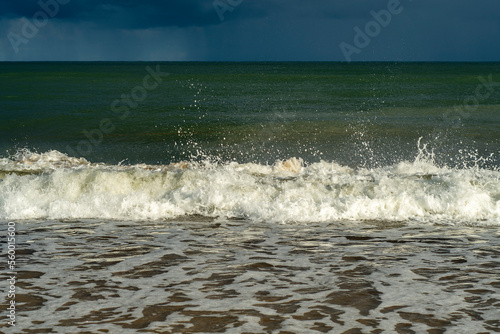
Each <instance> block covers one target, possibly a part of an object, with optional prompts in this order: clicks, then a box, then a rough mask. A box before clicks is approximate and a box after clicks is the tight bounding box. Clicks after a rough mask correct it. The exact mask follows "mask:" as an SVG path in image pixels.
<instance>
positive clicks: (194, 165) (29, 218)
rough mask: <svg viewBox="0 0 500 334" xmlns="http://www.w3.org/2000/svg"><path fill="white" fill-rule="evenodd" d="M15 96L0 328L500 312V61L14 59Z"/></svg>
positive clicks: (153, 329)
mask: <svg viewBox="0 0 500 334" xmlns="http://www.w3.org/2000/svg"><path fill="white" fill-rule="evenodd" d="M0 116H1V121H0V224H1V229H0V240H1V242H2V246H3V248H2V250H3V254H4V257H2V258H3V259H4V260H3V261H4V263H5V264H4V266H3V267H4V270H3V271H2V272H1V275H0V276H1V277H0V278H1V280H2V282H3V283H2V285H1V286H0V288H1V291H2V297H1V299H2V314H4V315H5V316H3V317H2V318H3V319H1V320H0V331H1V332H5V333H62V334H65V333H82V334H83V333H92V334H94V333H278V334H290V333H339V334H340V333H345V334H357V333H453V334H455V333H464V334H465V333H466V334H473V333H498V332H500V313H499V310H500V63H488V62H483V63H453V62H435V63H434V62H416V63H413V62H367V63H363V62H359V63H356V62H353V63H341V62H2V63H0ZM12 305H14V307H13V306H12ZM13 316H14V318H13Z"/></svg>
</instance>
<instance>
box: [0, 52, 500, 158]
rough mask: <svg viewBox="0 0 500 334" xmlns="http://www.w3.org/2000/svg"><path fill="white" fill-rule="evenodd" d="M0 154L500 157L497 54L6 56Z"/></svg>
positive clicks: (0, 80)
mask: <svg viewBox="0 0 500 334" xmlns="http://www.w3.org/2000/svg"><path fill="white" fill-rule="evenodd" d="M0 115H1V116H2V121H1V123H0V156H4V157H7V156H9V155H11V154H13V153H15V152H16V151H18V150H20V149H28V150H30V151H32V152H40V153H42V152H46V151H49V150H57V151H59V152H62V153H66V154H68V155H69V156H73V157H84V158H86V159H87V160H89V161H92V162H105V163H110V164H116V163H118V162H120V161H123V162H124V163H128V164H135V163H149V164H166V163H170V162H177V161H182V160H202V159H207V158H209V159H212V160H216V161H237V162H240V163H242V162H258V163H265V164H267V163H273V162H274V161H275V160H277V159H288V158H290V157H298V158H302V159H304V160H305V161H306V163H307V162H309V163H312V162H317V161H320V160H326V161H336V162H338V163H340V164H343V165H348V166H365V167H374V166H381V165H382V166H383V165H390V164H393V163H396V162H399V161H403V160H411V159H413V158H414V157H415V156H416V155H417V154H418V148H417V145H418V143H419V138H421V139H420V145H421V146H423V145H427V146H426V148H427V150H428V151H429V152H432V153H433V156H434V159H435V161H436V163H438V164H442V165H448V166H450V165H451V166H454V165H458V166H460V165H470V164H474V163H477V162H478V161H479V162H480V163H482V164H483V165H484V166H486V167H487V168H495V167H498V165H499V150H500V63H351V64H345V63H328V62H314V63H311V62H305V63H301V62H290V63H281V62H269V63H230V62H220V63H205V62H163V63H162V62H160V63H144V62H135V63H127V62H74V63H73V62H22V63H17V62H16V63H0Z"/></svg>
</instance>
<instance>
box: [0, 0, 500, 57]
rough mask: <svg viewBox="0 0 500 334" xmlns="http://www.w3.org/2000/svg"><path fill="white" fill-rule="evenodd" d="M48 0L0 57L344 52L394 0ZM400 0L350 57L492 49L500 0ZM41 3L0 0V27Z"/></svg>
mask: <svg viewBox="0 0 500 334" xmlns="http://www.w3.org/2000/svg"><path fill="white" fill-rule="evenodd" d="M55 1H61V2H63V3H64V2H66V1H67V2H68V3H67V4H64V5H60V6H59V7H60V8H59V9H60V10H59V11H58V12H57V15H54V17H53V18H51V24H48V25H47V26H45V27H43V28H40V32H39V33H37V34H36V36H34V37H30V38H29V41H27V40H24V41H23V42H22V43H20V42H19V44H18V45H17V47H18V48H19V52H16V53H13V48H12V47H11V44H12V43H11V42H10V41H9V40H8V39H7V38H3V39H0V60H17V59H21V60H31V59H43V60H50V59H68V60H72V59H77V60H85V59H89V60H107V59H112V60H120V59H122V60H143V59H146V60H345V55H344V54H343V52H342V51H341V49H340V48H339V45H340V44H341V43H343V42H345V43H349V44H353V43H354V39H355V30H354V28H356V27H359V28H360V29H364V28H365V25H366V24H367V23H368V22H370V21H371V20H373V14H372V13H373V12H374V11H375V12H379V11H381V10H384V9H387V6H388V4H389V3H390V2H391V1H398V0H311V1H306V0H216V1H218V3H226V4H229V7H226V9H227V8H229V9H227V10H225V11H224V13H223V16H222V17H221V15H220V12H219V13H218V12H217V10H216V9H215V8H214V0H142V1H139V0H102V1H99V0H41V2H42V3H46V4H48V3H53V2H55ZM399 2H400V5H401V7H402V8H403V9H404V10H403V11H402V12H401V13H400V14H398V15H395V16H393V17H392V19H391V23H390V24H389V25H387V26H386V27H383V29H380V32H379V33H378V34H377V36H375V37H373V38H371V40H370V43H368V45H367V46H366V47H363V48H358V49H359V51H360V52H359V53H353V54H352V60H354V61H364V60H368V61H369V60H402V61H404V60H439V61H445V60H453V61H456V60H471V61H476V60H499V59H500V44H499V43H498V41H499V40H500V1H498V0H482V1H477V2H474V1H472V0H439V1H436V0H399ZM231 4H232V5H231ZM40 10H41V6H40V4H39V0H0V29H3V30H5V33H4V36H5V37H7V36H8V34H9V33H11V32H12V33H15V34H17V35H18V36H21V37H22V36H23V35H22V28H23V24H25V23H23V22H24V21H22V20H21V17H26V18H28V19H30V18H32V17H33V15H34V14H35V13H36V12H39V11H40ZM221 18H222V19H221ZM25 42H26V43H25ZM49 45H50V46H49ZM41 55H43V56H41Z"/></svg>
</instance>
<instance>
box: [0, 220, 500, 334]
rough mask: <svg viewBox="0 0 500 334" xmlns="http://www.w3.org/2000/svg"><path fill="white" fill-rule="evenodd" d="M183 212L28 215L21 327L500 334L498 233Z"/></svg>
mask: <svg viewBox="0 0 500 334" xmlns="http://www.w3.org/2000/svg"><path fill="white" fill-rule="evenodd" d="M182 220H184V221H182ZM182 220H175V221H144V222H141V221H109V220H108V221H103V220H77V221H41V220H37V221H18V222H17V224H16V228H17V231H18V240H17V270H18V281H17V289H18V290H17V294H16V301H17V317H18V318H17V326H16V332H17V333H35V332H36V333H76V332H78V333H118V332H120V333H138V332H141V333H214V332H226V333H315V332H318V333H321V332H324V333H385V332H391V333H494V332H500V320H499V317H498V309H499V307H500V278H499V275H498V273H499V272H500V260H499V256H500V231H499V230H498V228H495V227H485V226H482V227H481V226H477V225H475V224H471V225H470V226H467V225H463V224H462V225H458V226H457V225H436V224H429V225H425V224H424V225H423V224H422V223H419V224H418V225H417V224H412V223H411V222H406V223H397V222H386V223H384V222H335V223H328V224H326V223H325V224H319V223H316V224H315V223H310V224H306V225H290V224H288V225H284V224H270V223H255V222H253V223H252V222H249V221H246V220H227V219H219V220H217V219H208V218H202V217H189V218H187V217H186V218H184V219H182ZM2 226H6V222H5V221H4V222H2ZM5 235H6V232H5V228H3V229H2V243H3V244H5V243H4V242H3V241H5V240H4V238H5ZM3 278H5V277H3ZM5 281H6V280H5V279H2V282H5ZM6 322H7V321H6V320H5V321H3V322H1V323H0V327H3V329H2V330H7V331H8V330H10V329H11V328H7V327H8V326H7V324H6Z"/></svg>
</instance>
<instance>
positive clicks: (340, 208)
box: [0, 150, 500, 225]
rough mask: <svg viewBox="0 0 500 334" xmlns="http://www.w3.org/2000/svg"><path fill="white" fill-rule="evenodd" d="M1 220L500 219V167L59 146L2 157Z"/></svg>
mask: <svg viewBox="0 0 500 334" xmlns="http://www.w3.org/2000/svg"><path fill="white" fill-rule="evenodd" d="M0 178H1V179H2V181H1V182H0V219H10V220H23V219H101V218H103V219H115V220H128V219H130V220H168V219H175V218H178V217H182V216H191V215H198V216H200V215H201V216H205V217H213V218H216V217H222V218H238V219H246V220H248V221H251V222H252V221H255V222H263V221H268V222H277V223H308V222H330V221H359V220H381V221H415V222H421V223H474V224H495V225H496V224H500V172H499V171H498V170H490V169H483V168H480V167H477V166H474V167H468V168H450V167H446V166H444V167H443V166H437V165H436V164H434V163H433V161H432V159H431V158H430V157H429V156H428V155H425V152H424V150H422V151H421V152H420V154H419V155H418V156H417V157H416V158H415V160H414V161H411V162H410V161H402V162H400V163H397V164H394V165H390V166H384V167H378V168H351V167H348V166H343V165H340V164H337V163H336V162H334V161H320V162H316V163H310V164H307V163H305V162H304V161H303V160H302V159H300V158H290V159H288V160H280V161H276V163H275V164H272V165H264V164H258V163H241V164H240V163H237V162H227V163H221V162H214V161H210V160H202V161H182V162H177V163H171V164H168V165H146V164H138V165H130V166H126V165H121V164H116V165H107V164H98V163H91V162H89V161H87V160H85V159H82V158H75V157H70V156H68V155H66V154H63V153H61V152H57V151H49V152H45V153H41V154H39V153H32V152H29V151H24V152H19V153H17V154H16V155H14V156H12V157H10V158H3V159H0Z"/></svg>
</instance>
